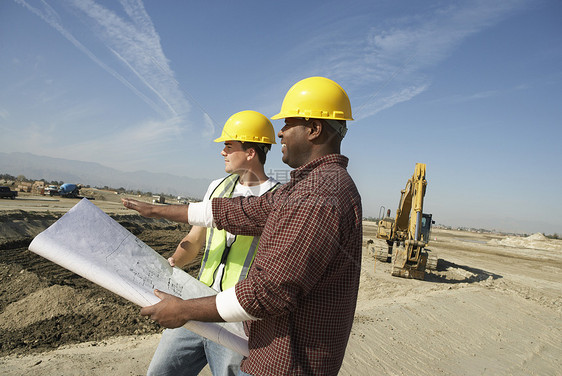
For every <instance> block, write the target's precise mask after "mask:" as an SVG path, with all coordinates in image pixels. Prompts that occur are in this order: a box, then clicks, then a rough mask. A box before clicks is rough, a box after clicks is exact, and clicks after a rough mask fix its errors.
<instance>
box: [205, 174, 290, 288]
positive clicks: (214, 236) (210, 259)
mask: <svg viewBox="0 0 562 376" xmlns="http://www.w3.org/2000/svg"><path fill="white" fill-rule="evenodd" d="M239 179H240V176H239V175H237V174H231V175H229V176H227V177H226V178H224V179H223V181H222V182H221V183H220V184H219V185H218V186H217V187H216V188H215V189H214V190H213V192H212V193H211V195H210V197H209V199H211V200H212V199H213V198H217V197H232V192H234V188H235V187H236V184H238V180H239ZM278 185H279V183H277V184H276V185H275V186H273V187H272V188H271V189H270V190H274V189H276V188H277V186H278ZM258 243H259V236H246V235H236V237H235V239H234V242H233V243H232V244H231V245H230V247H227V246H226V231H225V230H219V229H217V228H216V227H211V228H208V229H207V239H206V242H205V244H206V246H205V254H204V255H203V259H202V261H201V269H200V271H199V277H198V278H199V280H200V281H201V282H203V283H204V284H206V285H207V286H213V284H214V282H215V277H216V272H217V269H218V267H219V266H220V265H221V264H224V270H223V273H222V280H221V289H222V290H223V291H224V290H226V289H228V288H230V287H232V286H234V285H235V284H236V283H237V282H238V281H241V280H243V279H244V278H246V276H247V275H248V270H249V269H250V266H251V265H252V262H253V261H254V256H255V254H256V250H257V249H258Z"/></svg>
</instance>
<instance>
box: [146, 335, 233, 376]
mask: <svg viewBox="0 0 562 376" xmlns="http://www.w3.org/2000/svg"><path fill="white" fill-rule="evenodd" d="M242 358H243V357H242V355H240V354H238V353H237V352H235V351H232V350H230V349H228V348H226V347H224V346H221V345H219V344H217V343H215V342H213V341H211V340H208V339H207V338H204V337H201V336H200V335H198V334H195V333H193V332H191V331H189V330H187V329H185V328H183V327H181V328H177V329H166V330H164V332H163V333H162V338H161V339H160V343H159V344H158V347H157V348H156V352H155V353H154V356H153V357H152V361H151V362H150V365H149V366H148V371H147V375H148V376H156V375H159V376H167V375H185V376H191V375H193V376H196V375H198V374H199V372H201V370H202V369H203V368H204V367H205V365H206V364H207V363H209V367H210V368H211V372H212V373H213V375H231V376H236V375H238V371H239V369H240V363H241V362H242Z"/></svg>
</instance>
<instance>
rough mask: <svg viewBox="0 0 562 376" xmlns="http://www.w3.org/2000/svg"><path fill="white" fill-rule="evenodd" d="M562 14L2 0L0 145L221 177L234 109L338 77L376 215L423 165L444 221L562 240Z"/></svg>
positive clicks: (524, 6) (359, 177)
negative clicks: (307, 81) (225, 129)
mask: <svg viewBox="0 0 562 376" xmlns="http://www.w3.org/2000/svg"><path fill="white" fill-rule="evenodd" d="M560 19H562V2H560V1H557V0H550V1H549V0H528V1H527V0H513V1H509V0H501V1H493V0H482V1H423V2H421V1H395V0H393V1H371V0H351V1H346V2H343V1H298V2H297V1H283V2H266V1H243V2H242V1H237V2H234V1H213V2H211V1H197V2H195V1H156V0H150V1H148V0H146V1H144V2H142V1H135V0H122V1H93V0H67V1H54V0H45V1H32V0H25V1H24V0H14V1H9V0H3V1H2V2H0V83H1V85H0V132H1V136H0V150H1V151H4V152H13V151H24V152H32V153H34V154H38V155H46V156H52V157H62V158H69V159H76V160H83V161H92V162H98V163H101V164H103V165H106V166H110V167H114V168H116V169H119V170H122V171H136V170H141V169H142V170H147V171H154V172H168V173H172V174H175V175H182V176H191V177H204V178H209V179H214V178H217V177H219V176H222V174H223V173H224V171H223V168H224V164H223V161H222V158H221V157H220V156H219V151H220V150H221V146H220V145H219V144H216V143H213V142H212V140H213V139H214V138H215V137H218V136H219V135H220V131H221V128H222V125H223V124H224V122H225V121H226V119H227V118H228V117H229V116H230V115H231V114H233V113H235V112H238V111H241V110H246V109H252V110H256V111H260V112H262V113H264V114H266V115H267V116H272V115H274V114H276V113H277V112H278V111H279V109H280V106H281V102H282V100H283V97H284V95H285V93H286V92H287V90H288V89H289V88H290V87H291V86H292V84H294V83H295V82H297V81H298V80H300V79H303V78H306V77H309V76H326V77H329V78H331V79H333V80H335V81H337V82H338V83H340V84H341V85H342V86H343V87H344V88H345V89H346V91H347V92H348V94H349V96H350V99H351V102H352V106H353V111H354V118H355V119H356V120H355V121H353V122H350V123H349V124H348V127H349V132H348V134H347V136H346V139H345V140H344V144H343V146H342V153H343V154H344V155H346V156H348V157H349V158H350V165H349V170H350V172H351V174H352V176H353V178H354V180H355V181H356V183H357V185H358V188H359V190H360V192H361V195H362V198H363V206H364V214H365V216H377V215H378V213H379V208H380V207H381V206H385V207H386V208H390V209H392V211H393V212H394V210H395V208H396V206H397V204H398V199H399V196H400V190H401V189H402V188H404V186H405V184H406V181H407V179H408V178H409V177H410V176H411V175H412V173H413V171H414V166H415V163H416V162H423V163H426V164H427V180H428V188H427V194H426V199H425V210H424V211H425V212H431V213H433V214H434V217H435V219H436V221H437V222H438V223H442V224H448V225H452V226H473V227H483V228H490V229H491V228H495V229H498V230H505V231H519V232H526V233H532V232H545V233H555V232H556V233H558V234H561V233H562V217H561V216H560V213H562V200H561V199H560V197H559V193H560V192H561V191H562V172H561V171H562V168H561V167H560V165H561V163H562V147H561V145H560V144H561V142H562V131H561V127H560V123H561V119H562V90H561V86H562V85H561V84H562V23H561V22H560ZM273 124H274V126H275V128H276V130H278V129H279V128H280V127H281V121H279V120H278V121H274V122H273ZM287 169H288V168H287V166H285V165H283V163H282V162H281V153H280V148H279V145H276V146H274V148H273V150H272V152H271V153H270V155H269V157H268V162H267V165H266V170H267V171H269V172H270V173H271V174H272V175H273V176H276V175H277V176H278V177H281V176H283V175H284V171H287Z"/></svg>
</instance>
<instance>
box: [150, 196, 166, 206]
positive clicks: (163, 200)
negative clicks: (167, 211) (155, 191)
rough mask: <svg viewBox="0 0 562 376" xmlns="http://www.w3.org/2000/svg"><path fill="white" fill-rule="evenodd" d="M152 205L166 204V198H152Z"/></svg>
mask: <svg viewBox="0 0 562 376" xmlns="http://www.w3.org/2000/svg"><path fill="white" fill-rule="evenodd" d="M152 203H153V204H165V203H166V197H164V196H156V195H154V196H152Z"/></svg>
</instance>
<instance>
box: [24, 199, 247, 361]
mask: <svg viewBox="0 0 562 376" xmlns="http://www.w3.org/2000/svg"><path fill="white" fill-rule="evenodd" d="M29 250H30V251H32V252H34V253H36V254H38V255H40V256H42V257H45V258H46V259H48V260H51V261H52V262H54V263H56V264H58V265H60V266H62V267H64V268H66V269H68V270H70V271H72V272H74V273H76V274H78V275H80V276H82V277H84V278H86V279H88V280H90V281H92V282H94V283H96V284H98V285H100V286H102V287H104V288H106V289H108V290H110V291H112V292H114V293H115V294H117V295H120V296H122V297H123V298H125V299H127V300H129V301H131V302H133V303H135V304H137V305H139V306H141V307H145V306H149V305H153V304H156V303H158V302H159V301H160V299H159V298H158V297H156V296H155V295H154V289H158V290H160V291H164V292H167V293H169V294H172V295H175V296H179V297H181V298H183V299H188V298H198V297H202V296H210V295H214V294H216V291H215V290H213V289H211V288H210V287H208V286H206V285H205V284H203V283H201V282H199V281H198V280H197V279H195V278H193V277H191V276H190V275H189V274H187V273H186V272H184V271H183V270H181V269H179V268H172V267H171V266H170V265H169V264H168V261H167V260H166V259H164V258H163V257H162V256H160V255H159V254H158V253H157V252H156V251H154V250H153V249H152V248H150V247H149V246H148V245H146V244H145V243H143V242H142V241H141V240H140V239H138V238H137V237H136V236H134V235H133V234H132V233H130V232H129V231H128V230H127V229H125V228H124V227H123V226H121V225H120V224H119V223H117V222H116V221H115V220H114V219H112V218H111V217H110V216H108V215H107V214H105V213H104V212H103V211H102V210H101V209H99V208H98V207H97V206H95V205H94V204H92V203H91V202H90V201H88V200H87V199H82V200H81V201H80V202H79V203H78V204H76V205H75V206H74V207H73V208H72V209H70V210H69V211H68V212H67V213H66V214H65V215H63V216H62V217H61V218H60V219H59V220H58V221H56V222H55V223H54V224H53V225H52V226H50V227H49V228H48V229H46V230H45V231H43V232H42V233H40V234H39V235H37V236H36V237H35V239H33V241H32V242H31V244H30V245H29ZM185 327H186V328H187V329H189V330H191V331H193V332H195V333H197V334H199V335H201V336H204V337H206V338H208V339H210V340H212V341H214V342H217V343H219V344H222V345H223V346H225V347H228V348H230V349H232V350H234V351H236V352H238V353H240V354H242V355H244V356H248V354H249V353H248V340H247V337H246V335H245V334H244V332H243V330H242V326H241V325H240V323H203V322H198V321H189V322H188V323H186V324H185Z"/></svg>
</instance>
